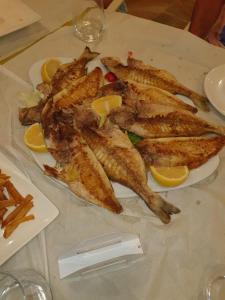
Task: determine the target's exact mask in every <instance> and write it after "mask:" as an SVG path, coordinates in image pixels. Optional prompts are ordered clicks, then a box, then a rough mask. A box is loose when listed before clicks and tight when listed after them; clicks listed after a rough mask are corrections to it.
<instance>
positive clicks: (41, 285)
mask: <svg viewBox="0 0 225 300" xmlns="http://www.w3.org/2000/svg"><path fill="white" fill-rule="evenodd" d="M15 299H16V300H52V294H51V290H50V287H49V286H48V284H47V282H46V281H45V279H44V278H43V277H42V276H41V275H40V274H38V273H36V272H35V271H33V270H22V271H13V272H4V271H0V300H15Z"/></svg>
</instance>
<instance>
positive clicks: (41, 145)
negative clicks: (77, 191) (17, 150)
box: [24, 123, 48, 152]
mask: <svg viewBox="0 0 225 300" xmlns="http://www.w3.org/2000/svg"><path fill="white" fill-rule="evenodd" d="M24 143H25V144H26V145H27V146H28V147H29V148H30V149H31V150H33V151H37V152H47V151H48V150H47V148H46V145H45V140H44V136H43V133H42V128H41V126H40V124H39V123H35V124H33V125H31V126H30V127H28V128H27V129H26V130H25V133H24Z"/></svg>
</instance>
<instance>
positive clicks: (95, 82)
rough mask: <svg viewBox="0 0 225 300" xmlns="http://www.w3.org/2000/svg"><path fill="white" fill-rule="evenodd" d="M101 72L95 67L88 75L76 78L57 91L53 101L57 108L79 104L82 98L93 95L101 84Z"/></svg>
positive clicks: (102, 78)
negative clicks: (71, 83) (68, 85)
mask: <svg viewBox="0 0 225 300" xmlns="http://www.w3.org/2000/svg"><path fill="white" fill-rule="evenodd" d="M103 80H104V77H103V74H102V70H101V69H100V68H98V67H97V68H95V69H94V70H93V71H92V72H90V73H89V74H88V75H86V76H83V77H81V78H80V79H78V80H77V81H76V82H75V83H74V84H73V85H71V86H70V87H67V88H65V89H63V90H62V91H60V92H59V93H57V94H56V95H55V96H54V97H53V102H54V104H55V106H56V108H58V109H63V108H69V107H71V106H73V105H76V104H81V103H82V102H83V100H84V99H87V98H91V97H95V96H96V95H97V93H98V91H99V88H100V87H101V86H102V85H103Z"/></svg>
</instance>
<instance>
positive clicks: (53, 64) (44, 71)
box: [41, 58, 61, 83]
mask: <svg viewBox="0 0 225 300" xmlns="http://www.w3.org/2000/svg"><path fill="white" fill-rule="evenodd" d="M60 65H61V62H60V61H59V60H58V59H55V58H51V59H48V60H47V61H46V62H45V63H44V64H43V65H42V67H41V78H42V80H43V81H44V82H48V83H49V82H51V80H52V77H53V76H54V75H55V73H56V71H57V69H58V68H59V66H60Z"/></svg>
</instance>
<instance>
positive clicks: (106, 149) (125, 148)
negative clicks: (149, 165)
mask: <svg viewBox="0 0 225 300" xmlns="http://www.w3.org/2000/svg"><path fill="white" fill-rule="evenodd" d="M81 132H82V136H83V137H84V139H85V140H86V142H87V144H88V145H89V146H90V148H91V149H92V150H93V152H94V153H95V156H96V157H97V159H98V160H99V162H100V163H101V164H102V166H103V168H104V170H105V171H106V174H107V175H108V176H109V178H110V179H112V180H113V181H116V182H119V183H121V184H123V185H125V186H127V187H129V188H131V189H132V190H133V191H134V192H136V193H137V194H138V195H139V196H140V197H141V198H142V199H143V200H144V201H145V203H146V204H147V206H148V207H149V208H150V209H151V210H152V211H153V212H154V213H155V214H156V215H157V216H158V217H159V218H160V220H161V221H162V222H163V223H169V222H170V216H171V215H172V214H176V213H179V212H180V210H179V209H178V208H176V207H175V206H173V205H172V204H169V203H167V202H166V201H165V200H163V199H162V198H161V197H160V196H159V195H158V194H155V193H154V192H152V191H151V189H150V188H149V187H148V185H147V178H146V171H145V166H144V162H143V160H142V158H141V156H140V154H139V152H138V151H137V150H136V149H135V148H134V146H133V145H132V143H131V142H130V140H129V139H128V137H127V135H126V134H125V133H123V132H122V131H121V130H120V129H119V128H118V127H117V126H115V125H113V126H112V125H110V126H108V127H107V128H106V127H104V129H101V130H100V129H90V128H87V127H83V128H82V129H81Z"/></svg>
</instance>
